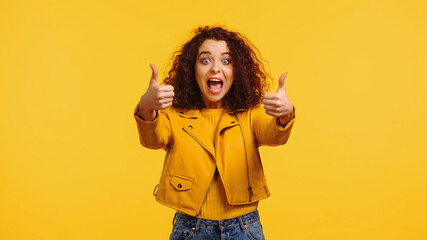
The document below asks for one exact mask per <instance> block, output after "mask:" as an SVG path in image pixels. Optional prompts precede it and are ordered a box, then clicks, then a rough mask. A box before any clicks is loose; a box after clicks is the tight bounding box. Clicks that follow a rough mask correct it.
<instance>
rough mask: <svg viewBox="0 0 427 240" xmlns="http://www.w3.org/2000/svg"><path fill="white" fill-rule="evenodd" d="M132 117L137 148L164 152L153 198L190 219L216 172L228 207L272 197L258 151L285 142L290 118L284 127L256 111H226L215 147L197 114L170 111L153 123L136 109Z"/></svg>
mask: <svg viewBox="0 0 427 240" xmlns="http://www.w3.org/2000/svg"><path fill="white" fill-rule="evenodd" d="M294 112H295V111H294ZM134 115H135V119H136V122H137V126H138V132H139V137H140V141H141V144H142V145H143V146H145V147H147V148H152V149H159V148H163V149H164V150H165V151H166V157H165V161H164V165H163V171H162V174H161V177H160V182H159V184H158V186H156V187H158V188H157V189H156V190H157V191H156V192H155V196H156V200H157V201H158V202H160V203H162V204H164V205H166V206H169V207H171V208H174V209H176V210H178V211H180V212H183V213H186V214H189V215H192V216H196V215H197V214H198V213H199V211H200V208H201V205H202V203H203V200H204V198H205V195H206V193H207V191H208V188H209V185H210V182H211V180H212V177H213V176H214V173H215V169H216V168H218V172H219V175H220V177H221V181H222V182H223V185H224V188H225V192H226V196H227V200H228V202H229V204H231V205H240V204H248V203H252V202H256V201H259V200H261V199H264V198H267V197H268V196H270V192H269V190H268V187H267V183H266V180H265V176H264V171H263V168H262V164H261V160H260V156H259V152H258V147H259V146H261V145H270V146H275V145H280V144H285V143H286V141H287V140H288V138H289V135H290V133H291V129H292V125H293V123H294V121H295V115H294V114H293V116H292V118H291V120H290V121H289V122H288V123H287V124H286V126H285V127H282V126H280V125H279V124H278V123H277V119H276V118H273V117H271V116H269V115H267V114H266V113H265V112H264V109H262V108H260V107H257V108H254V109H250V110H244V111H237V112H234V113H232V112H227V111H224V112H223V114H222V116H221V118H220V120H219V123H218V128H217V130H216V133H215V145H214V143H213V142H212V140H211V138H210V137H209V136H208V134H207V133H206V130H205V129H207V125H206V122H205V121H203V118H201V116H200V111H199V110H180V109H176V108H172V107H170V108H167V109H165V110H163V111H159V112H158V117H157V118H156V119H155V120H154V121H144V120H142V119H141V118H140V117H139V116H138V106H137V108H136V109H135V113H134ZM214 146H215V147H214Z"/></svg>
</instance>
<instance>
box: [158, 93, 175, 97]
mask: <svg viewBox="0 0 427 240" xmlns="http://www.w3.org/2000/svg"><path fill="white" fill-rule="evenodd" d="M173 96H175V93H174V92H162V93H160V95H159V97H160V98H173Z"/></svg>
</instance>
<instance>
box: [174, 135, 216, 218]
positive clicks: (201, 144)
mask: <svg viewBox="0 0 427 240" xmlns="http://www.w3.org/2000/svg"><path fill="white" fill-rule="evenodd" d="M182 129H183V130H184V131H185V132H186V133H188V134H189V135H190V136H191V137H192V138H193V139H194V140H196V142H198V143H199V144H200V146H202V147H203V148H204V149H205V150H206V151H207V152H208V153H209V154H210V155H211V156H212V157H213V158H214V159H215V168H214V172H213V174H212V173H211V176H210V178H211V181H210V182H209V186H208V190H207V191H206V193H205V196H204V197H203V201H204V200H205V198H206V196H207V195H208V191H209V187H210V186H211V184H212V180H213V175H214V174H215V171H216V157H215V156H213V155H212V153H211V152H210V151H209V150H208V148H207V147H206V146H205V145H203V143H201V142H200V141H199V140H198V139H197V138H196V137H195V136H194V135H193V134H192V133H191V132H189V131H188V130H187V129H185V128H182ZM203 201H202V204H203ZM201 210H202V208H201V205H200V206H199V211H198V212H197V214H196V216H197V215H199V214H200V211H201Z"/></svg>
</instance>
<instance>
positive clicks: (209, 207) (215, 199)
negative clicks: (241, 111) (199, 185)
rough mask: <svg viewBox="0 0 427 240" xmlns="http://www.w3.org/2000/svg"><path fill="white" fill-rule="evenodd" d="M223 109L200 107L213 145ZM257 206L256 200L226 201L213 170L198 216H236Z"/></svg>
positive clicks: (209, 217) (222, 188)
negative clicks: (248, 202) (232, 202)
mask: <svg viewBox="0 0 427 240" xmlns="http://www.w3.org/2000/svg"><path fill="white" fill-rule="evenodd" d="M222 112H223V109H202V110H201V114H202V117H203V118H204V119H205V121H206V122H207V123H208V124H207V125H208V129H206V130H207V132H206V134H209V136H210V137H211V139H212V142H213V143H214V146H215V130H216V128H217V126H218V122H219V119H220V117H221V114H222ZM257 207H258V202H254V203H251V204H246V205H234V206H233V205H230V204H228V201H227V196H226V194H225V190H224V186H223V184H222V181H221V177H220V176H219V173H218V170H216V171H215V175H214V177H213V179H212V182H211V184H210V186H209V190H208V192H207V194H206V197H205V200H204V201H203V204H202V208H201V210H200V213H199V215H197V217H199V218H206V219H212V220H221V219H228V218H234V217H238V216H240V215H243V214H246V213H249V212H252V211H255V210H256V209H257Z"/></svg>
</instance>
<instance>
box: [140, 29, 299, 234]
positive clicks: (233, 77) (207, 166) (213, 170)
mask: <svg viewBox="0 0 427 240" xmlns="http://www.w3.org/2000/svg"><path fill="white" fill-rule="evenodd" d="M253 49H254V47H252V45H251V44H250V43H249V41H247V40H246V39H245V38H244V37H243V36H241V35H240V34H238V33H235V32H231V31H228V30H226V29H224V28H221V27H200V28H198V29H197V30H196V32H195V36H194V37H193V38H192V39H191V40H190V41H188V42H187V43H185V44H184V45H183V47H182V48H181V50H180V51H179V52H178V53H177V54H175V57H174V61H173V65H172V68H171V70H170V71H169V75H168V77H167V78H166V79H165V80H164V83H165V85H160V84H159V83H158V71H157V69H156V67H155V66H154V65H151V69H152V76H151V80H150V84H149V87H148V89H147V91H146V93H145V94H144V95H143V96H142V97H141V100H140V102H139V104H138V106H137V107H136V109H135V119H136V122H137V125H138V131H139V136H140V141H141V144H142V145H143V146H145V147H147V148H153V149H158V148H163V149H164V150H165V151H166V157H165V162H164V166H163V171H162V174H161V178H160V182H159V184H158V185H157V186H156V189H155V196H156V200H157V201H159V202H160V203H162V204H164V205H166V206H169V207H171V208H174V209H176V210H177V213H176V215H175V219H174V226H173V231H172V234H171V236H170V239H264V235H263V232H262V227H261V224H260V221H259V215H258V211H257V206H258V201H259V200H261V199H264V198H267V197H268V196H269V195H270V192H269V190H268V187H267V184H266V180H265V177H264V172H263V169H262V164H261V160H260V157H259V152H258V147H259V146H261V145H270V146H274V145H280V144H285V143H286V141H287V140H288V138H289V135H290V131H291V128H292V125H293V122H294V119H295V118H294V108H293V105H292V103H291V101H290V100H289V98H288V97H287V95H286V89H285V85H284V79H285V77H286V73H285V74H282V76H280V78H279V88H278V90H277V92H276V93H267V94H264V93H265V90H264V89H265V86H266V83H265V81H266V76H267V74H266V73H265V72H264V68H263V64H262V62H261V61H260V60H259V59H258V57H257V55H256V53H255V52H254V50H253ZM261 102H262V103H263V104H264V108H262V107H261V106H260V104H261Z"/></svg>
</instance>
